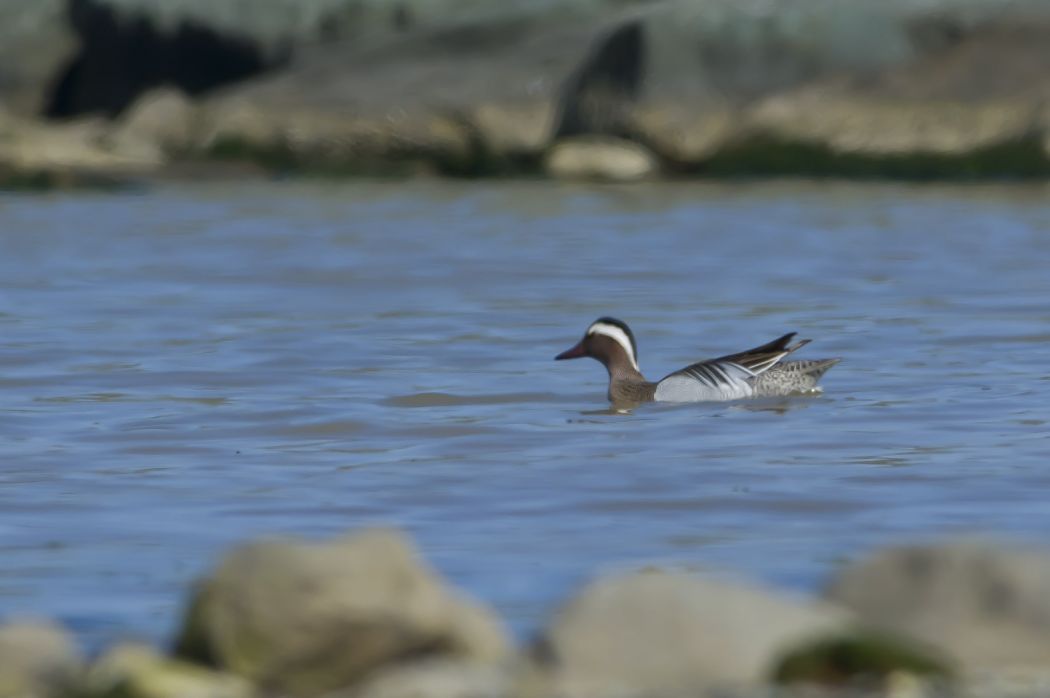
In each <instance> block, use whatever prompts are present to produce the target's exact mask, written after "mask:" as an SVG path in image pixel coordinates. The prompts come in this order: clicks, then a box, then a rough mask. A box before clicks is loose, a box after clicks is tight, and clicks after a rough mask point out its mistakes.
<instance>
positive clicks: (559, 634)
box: [537, 572, 846, 698]
mask: <svg viewBox="0 0 1050 698" xmlns="http://www.w3.org/2000/svg"><path fill="white" fill-rule="evenodd" d="M845 620H846V618H845V615H844V614H842V613H840V612H838V611H835V610H833V609H830V608H827V607H822V606H819V605H814V604H808V603H803V602H798V601H793V600H789V599H786V598H781V597H779V596H775V595H773V594H771V593H769V592H767V591H764V590H762V589H759V588H756V587H749V586H739V585H731V584H728V583H725V582H719V581H714V580H709V579H703V578H696V577H692V576H686V575H683V574H675V573H661V572H652V573H640V574H633V575H628V576H623V577H615V578H612V579H606V580H600V581H598V582H596V583H594V584H592V585H590V586H589V587H587V588H585V589H584V590H583V591H582V592H581V593H580V594H579V596H577V597H576V598H575V599H574V600H573V601H571V602H570V603H569V604H568V606H567V607H565V608H564V609H562V611H561V612H560V613H559V614H558V615H557V617H556V618H555V620H554V622H553V624H552V625H551V626H550V627H549V628H548V629H547V630H546V631H545V633H544V635H543V637H542V639H541V641H540V643H539V645H538V647H537V657H538V659H537V661H538V663H539V665H540V667H541V669H544V670H546V671H547V672H548V673H549V676H550V682H551V684H550V686H551V688H550V693H552V694H554V695H563V696H571V697H573V698H576V697H580V698H583V697H588V696H608V695H619V696H624V695H627V696H632V695H661V696H678V695H697V694H698V692H699V691H700V690H701V689H705V690H707V689H716V688H717V689H720V688H723V687H724V688H729V687H739V686H749V685H757V684H760V683H762V682H764V681H765V680H766V679H767V678H768V676H769V672H770V671H771V670H772V669H773V666H774V662H775V660H776V659H777V658H778V657H779V656H780V654H781V653H782V652H783V651H785V650H786V649H787V648H789V647H791V646H792V645H794V644H796V643H799V642H802V641H803V640H805V639H808V638H810V637H812V636H816V635H821V634H825V633H829V632H833V631H834V630H836V629H839V628H841V627H842V624H843V623H844V622H845Z"/></svg>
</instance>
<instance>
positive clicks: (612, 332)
mask: <svg viewBox="0 0 1050 698" xmlns="http://www.w3.org/2000/svg"><path fill="white" fill-rule="evenodd" d="M587 334H589V335H590V334H600V335H605V336H606V337H608V338H609V339H612V340H614V341H615V342H616V343H617V344H619V345H620V346H621V347H623V350H624V351H625V352H627V358H628V359H630V360H631V365H632V366H634V370H635V371H638V372H639V373H641V372H642V369H640V368H638V359H637V358H636V357H635V355H634V349H633V348H632V347H631V338H630V337H628V336H627V333H626V332H624V331H623V330H621V329H620V328H619V327H617V326H616V325H607V324H605V323H604V322H596V323H594V324H593V325H591V326H590V327H588V328H587Z"/></svg>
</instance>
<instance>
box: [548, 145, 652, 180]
mask: <svg viewBox="0 0 1050 698" xmlns="http://www.w3.org/2000/svg"><path fill="white" fill-rule="evenodd" d="M545 166H546V169H547V173H548V174H550V175H552V176H554V177H558V178H560V179H593V180H601V181H610V182H635V181H638V180H641V179H647V178H650V177H653V176H655V175H656V174H657V173H658V172H659V170H660V163H659V162H658V161H657V160H656V156H655V155H653V154H652V152H650V151H649V150H648V149H647V148H646V147H645V146H643V145H639V144H638V143H632V142H630V141H626V140H622V139H617V138H610V137H601V136H591V137H582V136H581V137H577V138H572V139H566V140H563V141H560V142H559V143H556V144H555V145H554V147H553V148H551V150H550V152H549V153H548V154H547V158H546V162H545Z"/></svg>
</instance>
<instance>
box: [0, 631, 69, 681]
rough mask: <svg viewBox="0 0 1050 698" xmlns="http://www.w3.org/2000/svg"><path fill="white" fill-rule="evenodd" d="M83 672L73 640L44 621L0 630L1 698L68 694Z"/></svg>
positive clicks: (67, 634)
mask: <svg viewBox="0 0 1050 698" xmlns="http://www.w3.org/2000/svg"><path fill="white" fill-rule="evenodd" d="M81 669H82V659H81V656H80V653H79V651H78V650H77V648H76V645H75V644H74V642H73V638H72V637H70V635H69V633H67V632H66V631H65V630H64V629H62V628H61V627H59V626H57V625H55V624H53V623H50V622H44V621H28V620H27V621H17V622H12V623H8V624H7V625H3V626H0V696H2V697H3V698H46V697H49V696H57V695H60V694H62V693H64V692H65V691H67V690H68V688H69V687H70V685H72V682H73V681H74V680H75V679H76V678H77V676H78V675H79V673H80V671H81Z"/></svg>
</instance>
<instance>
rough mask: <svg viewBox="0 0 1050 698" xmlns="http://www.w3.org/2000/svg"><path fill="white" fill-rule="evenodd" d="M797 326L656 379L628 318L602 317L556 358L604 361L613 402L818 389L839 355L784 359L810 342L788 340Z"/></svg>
mask: <svg viewBox="0 0 1050 698" xmlns="http://www.w3.org/2000/svg"><path fill="white" fill-rule="evenodd" d="M795 334H796V333H795V332H789V333H787V334H786V335H784V336H783V337H779V338H777V339H774V340H773V341H772V342H769V343H768V344H763V345H762V346H760V347H755V348H754V349H748V350H747V351H742V352H739V353H737V354H728V355H726V356H721V357H719V358H717V359H708V360H706V361H699V362H697V363H695V364H691V365H689V366H686V367H685V368H683V369H680V370H678V371H675V372H674V373H672V374H670V375H668V376H666V377H664V378H661V379H660V380H659V381H657V382H655V383H652V382H650V381H647V380H646V379H645V376H643V375H642V371H641V369H640V368H639V367H638V345H637V344H636V343H635V341H634V334H633V333H632V332H631V328H629V327H628V326H627V323H625V322H623V321H621V320H617V319H616V318H611V317H601V318H598V319H597V320H595V321H594V322H593V323H591V326H590V327H588V328H587V331H586V332H585V333H584V335H583V339H581V340H580V341H579V343H577V344H576V346H574V347H572V348H571V349H567V350H565V351H563V352H562V353H560V354H558V355H557V356H555V357H554V358H555V360H558V361H560V360H563V359H578V358H580V357H583V356H590V357H591V358H594V359H597V360H598V361H601V362H602V364H603V365H604V366H605V368H606V369H607V370H608V371H609V400H610V401H612V402H613V403H618V404H619V403H641V402H653V401H656V402H704V401H712V400H737V399H739V398H747V397H771V396H780V395H790V394H795V393H814V392H820V391H821V388H820V387H818V386H817V381H819V380H820V378H821V376H823V375H824V374H825V373H826V372H827V370H828V369H829V368H831V367H832V366H834V365H835V364H837V363H838V362H839V361H841V359H809V360H804V361H783V359H784V357H785V356H787V355H788V354H790V353H792V352H794V351H797V350H798V349H801V348H802V347H804V346H805V345H807V344H809V342H810V340H808V339H801V340H799V341H798V342H796V343H795V344H790V342H791V340H792V339H793V338H794V337H795Z"/></svg>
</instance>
